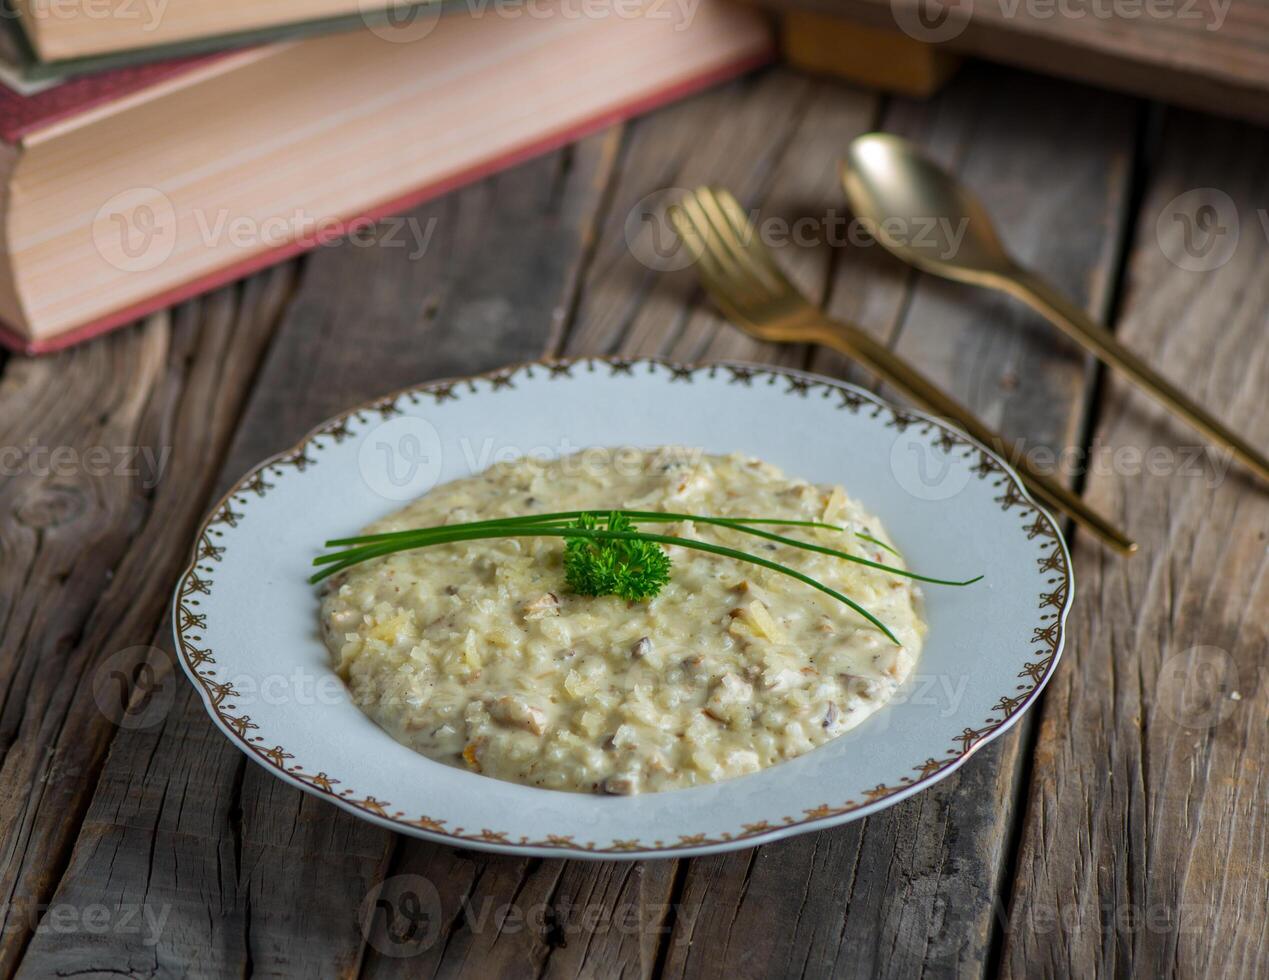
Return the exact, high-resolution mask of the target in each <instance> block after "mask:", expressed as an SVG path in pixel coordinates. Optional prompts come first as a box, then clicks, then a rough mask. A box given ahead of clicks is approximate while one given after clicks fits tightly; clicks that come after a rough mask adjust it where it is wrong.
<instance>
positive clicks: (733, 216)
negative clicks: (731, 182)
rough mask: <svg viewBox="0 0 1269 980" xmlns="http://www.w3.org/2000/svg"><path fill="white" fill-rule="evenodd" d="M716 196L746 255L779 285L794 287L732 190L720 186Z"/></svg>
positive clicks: (715, 192)
mask: <svg viewBox="0 0 1269 980" xmlns="http://www.w3.org/2000/svg"><path fill="white" fill-rule="evenodd" d="M714 197H715V198H716V200H717V202H718V207H719V210H721V211H722V213H723V216H724V218H726V220H727V223H728V224H729V225H730V226H731V228H732V230H733V231H734V233H735V235H736V237H737V239H738V241H740V242H741V243H742V244H744V246H745V254H746V256H747V257H748V258H750V259H752V260H753V261H754V263H755V264H757V265H758V266H759V267H760V268H761V269H762V270H763V271H764V272H765V273H766V275H767V276H768V277H770V278H771V279H772V280H773V281H774V282H775V283H776V284H777V285H778V286H779V287H781V288H792V285H793V284H792V283H791V282H790V280H789V277H788V276H786V275H785V274H784V271H783V270H782V269H781V268H780V267H779V266H778V265H776V264H775V260H774V259H772V258H771V250H770V249H769V248H767V246H766V245H765V244H763V241H762V238H761V236H760V235H759V234H758V229H756V228H755V227H754V226H753V223H752V222H751V221H750V220H749V216H748V215H746V214H745V212H744V210H743V209H742V208H741V206H740V202H739V201H737V200H736V198H735V197H734V196H733V195H732V193H731V191H729V190H725V189H724V188H721V187H720V188H718V189H717V190H715V191H714Z"/></svg>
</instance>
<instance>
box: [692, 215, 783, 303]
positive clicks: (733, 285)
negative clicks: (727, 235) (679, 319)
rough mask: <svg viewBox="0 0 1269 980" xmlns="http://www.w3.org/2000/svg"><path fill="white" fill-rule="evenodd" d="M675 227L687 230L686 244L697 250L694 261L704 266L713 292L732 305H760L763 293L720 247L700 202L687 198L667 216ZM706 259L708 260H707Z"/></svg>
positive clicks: (749, 274) (746, 271)
mask: <svg viewBox="0 0 1269 980" xmlns="http://www.w3.org/2000/svg"><path fill="white" fill-rule="evenodd" d="M670 220H671V221H673V222H675V227H676V228H678V227H679V226H680V224H686V226H688V227H689V228H690V232H689V240H690V241H691V242H692V247H693V248H694V249H698V251H697V259H698V261H699V262H701V263H702V264H703V265H704V264H706V262H708V267H709V269H710V273H711V275H712V277H713V279H714V281H715V285H716V288H717V289H719V290H721V291H722V292H724V293H725V294H726V295H728V296H729V297H730V298H731V299H732V301H733V302H734V303H738V304H743V303H756V302H761V301H762V299H763V298H764V296H765V295H766V291H765V289H764V287H763V286H762V284H761V283H760V282H758V281H756V278H755V276H754V275H753V274H752V273H751V272H749V271H748V270H747V269H746V268H744V267H742V266H741V265H740V264H739V263H738V262H737V260H736V257H735V256H734V255H733V254H732V253H731V251H730V249H728V248H727V246H726V245H725V244H724V243H723V241H722V239H721V236H720V235H719V233H718V231H717V229H716V228H715V227H714V225H713V223H712V222H710V220H709V218H708V217H707V216H706V214H705V212H704V210H703V209H702V208H701V204H700V200H699V198H698V197H697V196H696V195H695V194H689V195H687V197H685V198H684V199H683V202H682V204H681V205H680V206H679V207H678V208H677V210H676V211H675V212H672V213H671V219H670ZM707 257H708V258H707Z"/></svg>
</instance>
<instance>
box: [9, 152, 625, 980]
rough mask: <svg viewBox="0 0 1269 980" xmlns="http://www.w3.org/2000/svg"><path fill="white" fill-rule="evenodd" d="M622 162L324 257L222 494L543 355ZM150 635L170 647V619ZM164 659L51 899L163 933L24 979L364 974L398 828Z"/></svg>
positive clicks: (28, 961) (473, 199)
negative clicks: (255, 748)
mask: <svg viewBox="0 0 1269 980" xmlns="http://www.w3.org/2000/svg"><path fill="white" fill-rule="evenodd" d="M610 159H611V153H610V151H609V149H608V147H607V143H606V142H605V140H604V138H603V137H596V138H593V139H591V140H588V141H584V142H582V143H580V144H577V145H576V146H575V147H573V148H571V149H570V150H568V151H563V152H559V153H555V154H551V155H548V156H546V157H543V158H540V159H538V160H535V161H533V162H531V163H529V164H526V165H524V166H521V167H518V168H516V169H514V170H511V171H508V172H507V173H505V174H502V175H500V176H499V177H497V178H493V179H490V180H487V181H484V182H482V183H480V184H478V185H474V186H472V187H470V188H467V189H465V190H463V191H461V192H459V193H456V194H453V195H450V196H448V197H446V198H444V199H442V200H438V201H436V202H433V203H432V204H430V205H427V206H425V207H423V208H420V209H418V210H416V211H415V212H413V213H412V214H411V215H410V216H409V223H410V227H405V228H401V227H398V230H397V232H396V234H395V235H394V238H395V239H398V240H399V239H402V238H404V240H405V242H406V244H400V245H398V244H392V242H391V241H388V240H382V239H381V240H380V241H379V243H378V244H377V245H375V246H373V247H359V246H356V245H353V244H344V245H341V246H338V247H335V248H330V249H322V250H318V251H317V252H315V253H313V255H311V256H310V257H309V259H308V260H307V262H306V265H305V267H304V274H303V278H302V280H301V282H300V284H299V286H298V288H297V291H296V293H295V296H294V299H293V301H292V302H291V304H290V305H289V307H288V309H287V311H286V315H285V317H284V318H283V320H282V322H281V324H280V325H279V327H278V330H277V336H276V338H275V341H274V343H273V345H272V347H271V348H270V350H269V356H268V358H267V360H266V362H265V364H264V366H263V368H262V369H261V372H260V374H259V377H258V379H257V383H256V386H255V389H254V392H253V396H252V398H251V400H250V402H249V403H248V405H247V408H246V410H245V414H244V415H243V419H242V425H241V426H240V428H239V430H238V435H237V437H236V438H235V439H234V441H233V444H232V446H231V448H230V451H229V453H228V457H227V459H228V461H227V463H226V464H225V465H224V467H223V468H222V469H220V475H219V477H218V478H217V482H218V484H219V487H220V488H221V489H222V490H223V489H224V488H226V487H227V486H228V485H229V484H230V483H231V482H232V481H233V479H235V478H236V477H237V476H238V475H239V474H240V473H241V472H242V471H243V470H245V469H246V468H247V467H249V466H250V465H251V464H252V463H254V462H256V461H257V460H258V459H259V458H260V457H262V456H264V455H267V454H269V453H272V452H275V451H277V450H279V449H282V448H285V446H287V445H289V444H291V443H292V442H294V441H295V440H297V439H298V438H299V437H300V436H302V435H303V433H304V432H305V431H306V430H307V429H308V428H310V427H311V426H313V425H314V424H316V423H317V422H319V421H321V420H322V419H323V418H324V417H326V416H328V415H330V414H332V413H334V412H335V411H337V410H339V409H342V408H344V407H346V406H347V405H348V404H350V403H355V402H358V401H361V400H365V399H369V398H371V397H373V396H375V395H377V394H382V393H384V392H386V391H388V390H391V389H393V388H397V387H402V386H405V385H407V384H409V383H413V382H416V381H419V380H421V379H425V378H427V377H433V376H445V375H451V374H465V373H469V372H473V371H480V370H486V369H489V368H492V367H495V366H497V365H499V364H502V363H504V362H505V361H508V360H517V359H522V358H525V357H530V356H536V355H538V354H540V353H541V351H542V350H543V348H544V347H545V345H546V344H547V343H548V342H549V340H550V337H551V336H552V334H553V332H554V331H555V330H557V329H558V326H557V321H558V319H559V316H560V315H561V313H560V311H561V308H562V307H561V304H563V305H564V307H566V306H567V301H566V299H565V297H566V296H567V294H568V291H569V288H570V283H571V282H572V281H573V278H574V277H575V275H576V267H577V263H578V260H579V257H580V255H581V253H582V250H583V244H584V243H585V242H586V241H587V240H588V238H589V235H590V227H589V221H590V217H591V215H592V214H593V212H594V208H595V204H596V202H597V200H598V197H599V192H600V190H601V189H602V186H603V185H604V182H605V181H604V172H605V170H606V168H607V167H608V165H609V162H610ZM393 227H394V224H393V223H392V222H385V223H384V224H382V225H381V226H380V228H381V230H382V233H383V234H384V235H388V234H389V233H390V229H391V228H393ZM411 227H413V228H416V229H418V230H419V237H420V238H421V236H422V235H423V234H428V233H429V231H428V230H429V229H430V236H431V237H430V238H429V244H428V246H427V247H426V248H425V249H422V251H421V252H420V250H419V249H417V248H414V247H412V246H411V245H410V244H409V243H410V242H413V241H417V240H418V239H416V238H415V236H414V233H413V232H412V231H411ZM526 259H527V260H526ZM207 502H208V501H207V500H206V498H204V500H203V503H204V504H206V503H207ZM191 536H192V530H191V531H188V532H187V533H186V535H185V537H186V544H185V545H184V546H182V548H181V552H182V553H183V552H184V548H185V547H187V546H188V540H189V539H190V537H191ZM173 577H174V575H172V574H169V575H168V576H167V581H168V582H170V581H172V579H173ZM154 588H155V591H156V592H160V593H165V592H166V591H167V586H164V587H162V588H160V587H159V586H158V585H156V586H155V587H154ZM153 643H154V645H155V646H156V647H159V648H161V649H163V650H165V651H168V650H170V646H171V640H170V629H169V627H168V626H167V625H166V624H164V625H163V626H162V627H161V628H160V629H159V631H158V635H157V637H155V639H154V640H153ZM161 668H162V670H161V675H160V676H159V677H158V678H157V679H156V681H155V682H154V685H153V686H154V687H155V688H156V689H158V690H168V691H170V694H169V695H168V696H169V697H170V698H171V705H172V706H171V709H170V710H169V711H168V712H167V714H166V716H165V717H162V718H161V720H160V721H159V722H158V723H157V724H155V725H154V726H153V727H151V728H148V729H146V730H128V731H121V732H120V733H119V734H118V735H117V737H116V738H115V740H114V743H113V745H112V746H111V751H110V754H109V756H108V758H107V760H106V763H105V766H104V768H103V771H102V777H101V782H100V784H99V786H98V789H97V792H96V794H95V796H94V797H93V800H92V804H91V806H90V808H89V810H88V813H87V816H86V818H85V820H84V825H83V829H82V832H81V834H80V837H79V840H78V842H77V844H76V848H75V850H74V853H73V854H72V855H71V859H70V864H69V866H68V867H67V869H66V872H65V874H64V875H63V876H62V879H61V883H60V885H59V886H58V889H57V892H56V894H55V896H54V897H53V899H52V901H53V903H54V905H55V906H58V907H63V908H67V909H71V910H82V909H85V908H89V907H93V906H97V905H101V906H104V907H106V908H107V909H139V910H140V911H141V913H143V914H142V915H141V916H140V918H139V920H138V921H141V922H144V921H146V920H145V915H148V916H149V917H150V920H152V921H153V922H156V923H157V922H161V927H156V928H154V929H153V930H151V931H147V930H145V929H137V930H132V931H126V932H125V931H123V930H121V929H112V930H106V931H104V932H89V931H87V930H85V929H77V930H74V931H71V932H68V933H55V932H53V931H48V930H41V931H40V932H39V933H37V934H36V935H35V937H34V939H33V941H32V942H31V944H30V946H29V949H28V951H27V954H26V957H25V959H24V960H23V963H22V967H21V971H20V974H19V975H22V976H31V977H47V976H52V975H56V974H66V973H80V972H84V973H93V972H95V973H101V974H107V973H111V974H129V973H131V972H133V971H139V972H143V973H151V974H160V975H174V974H180V975H189V976H205V977H223V976H226V975H249V974H251V973H253V972H260V973H263V974H271V975H291V976H303V977H324V976H347V975H350V974H352V973H355V972H356V969H357V966H358V964H359V962H360V959H361V955H362V947H363V938H362V931H361V928H360V925H359V921H358V915H357V910H358V908H359V906H360V904H361V902H362V900H363V898H364V897H365V896H366V894H367V893H368V891H369V890H370V888H371V887H372V885H373V884H374V883H376V882H378V881H379V880H380V879H381V878H382V877H383V874H384V872H385V870H386V868H387V864H388V859H389V856H390V854H391V851H392V847H393V843H394V837H393V835H392V834H390V833H388V832H386V831H383V830H379V829H377V828H374V827H371V826H370V825H368V824H366V823H364V822H362V821H360V820H357V819H355V818H353V817H351V816H349V815H347V814H345V813H343V812H342V811H340V810H337V809H335V808H334V807H331V806H329V805H327V804H325V803H323V802H320V801H318V800H316V799H314V798H312V797H310V796H308V795H306V794H303V793H301V792H299V791H298V790H295V789H292V788H290V787H287V786H285V785H283V784H282V783H280V782H278V781H277V780H275V779H274V778H272V777H271V776H269V775H267V774H266V773H264V772H263V771H262V770H260V769H259V768H258V767H256V766H252V765H250V764H249V763H248V762H247V760H246V759H245V758H244V757H243V756H242V754H241V753H240V752H239V751H238V750H237V749H236V748H235V747H234V746H232V745H231V744H229V743H228V742H227V741H226V740H225V739H224V738H223V737H222V736H221V735H220V734H219V733H218V732H217V731H216V730H215V729H214V728H213V727H212V726H211V724H210V722H209V720H208V719H207V717H206V714H205V712H204V711H203V708H202V705H201V702H200V701H199V699H198V697H197V696H196V695H195V694H194V692H193V689H192V688H191V687H190V685H189V684H188V683H187V682H186V681H185V679H184V677H183V676H180V675H179V674H177V673H173V672H172V671H173V669H174V668H173V665H172V663H171V661H170V654H169V656H168V657H165V658H163V661H162V665H161ZM50 925H51V924H50Z"/></svg>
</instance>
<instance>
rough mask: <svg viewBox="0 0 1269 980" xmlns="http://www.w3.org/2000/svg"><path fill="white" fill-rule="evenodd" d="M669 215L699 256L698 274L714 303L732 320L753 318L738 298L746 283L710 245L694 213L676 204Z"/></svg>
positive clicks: (677, 229)
mask: <svg viewBox="0 0 1269 980" xmlns="http://www.w3.org/2000/svg"><path fill="white" fill-rule="evenodd" d="M669 216H670V223H671V224H672V225H674V229H675V231H677V232H678V233H679V235H680V236H681V237H682V239H683V241H684V242H685V243H686V244H687V247H688V248H689V249H690V250H691V251H692V253H693V255H695V257H696V262H697V274H698V276H699V277H700V280H701V284H702V285H703V286H704V287H705V291H706V292H707V293H708V294H709V298H710V299H711V300H712V301H713V303H714V305H715V306H717V307H718V308H719V309H720V310H721V311H722V312H723V315H724V316H726V317H728V318H729V319H731V320H736V321H739V322H750V321H752V320H753V317H751V316H747V315H746V314H745V313H744V310H743V309H742V307H741V306H740V305H739V303H740V302H742V301H740V300H738V299H737V297H736V294H737V293H740V292H742V291H744V288H743V286H742V285H741V284H740V281H739V280H737V279H736V278H735V277H734V276H730V275H728V273H727V271H726V269H725V268H724V267H723V264H722V261H721V260H720V258H719V257H718V255H717V254H716V253H715V251H714V249H713V248H711V247H709V243H708V242H707V240H706V238H705V235H703V234H702V232H701V229H700V228H698V227H697V224H696V222H695V221H694V220H693V219H692V216H691V214H690V213H689V212H688V211H687V209H685V208H683V207H681V206H679V205H677V204H674V205H671V206H670V208H669ZM707 231H708V229H707Z"/></svg>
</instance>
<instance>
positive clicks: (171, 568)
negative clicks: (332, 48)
mask: <svg viewBox="0 0 1269 980" xmlns="http://www.w3.org/2000/svg"><path fill="white" fill-rule="evenodd" d="M290 281H291V270H290V269H287V268H283V269H279V270H275V271H273V272H270V273H267V274H264V275H262V276H258V277H255V278H253V279H250V280H248V281H246V282H245V283H243V284H242V285H240V286H238V287H234V288H233V289H225V290H221V291H219V292H216V293H214V294H212V295H210V296H207V297H205V298H204V299H202V300H199V301H197V302H194V303H189V304H186V305H185V306H182V307H180V308H178V309H176V310H174V311H171V312H170V313H164V314H159V315H156V316H153V317H151V318H149V319H148V320H147V321H145V322H144V323H142V324H139V325H137V326H134V327H131V328H128V329H125V330H123V331H120V332H119V333H117V334H115V335H112V336H111V337H110V338H108V339H105V340H103V341H102V342H100V343H96V344H91V345H87V346H84V347H81V348H78V349H76V350H74V351H72V352H69V353H66V354H62V355H58V356H56V357H49V358H43V359H39V360H27V359H22V358H13V359H11V360H10V361H9V363H8V364H7V366H6V371H5V374H4V377H3V379H2V380H0V419H3V420H4V421H3V422H0V428H2V429H3V434H0V445H3V446H5V447H6V449H5V450H4V452H5V454H6V457H5V476H6V479H4V480H3V482H0V636H3V639H2V640H0V752H2V753H3V762H2V764H0V781H2V782H3V785H4V786H5V787H6V792H5V793H4V794H2V796H0V855H2V856H0V920H2V922H3V929H2V930H0V975H9V974H10V973H11V972H12V970H13V969H14V967H15V965H16V963H17V961H18V958H19V957H20V956H21V954H22V951H23V949H24V948H25V946H26V944H27V943H28V941H29V940H30V939H31V935H32V930H33V928H34V927H35V926H36V925H37V924H38V923H39V922H40V921H41V920H42V918H43V915H44V912H45V909H44V906H45V905H46V904H47V903H48V902H49V900H50V899H51V896H52V893H53V889H54V887H55V886H56V884H57V880H58V876H59V875H60V873H61V871H62V869H63V867H64V866H65V863H66V861H67V858H68V856H69V853H70V848H71V845H72V844H73V842H74V840H75V835H76V832H77V830H78V824H79V820H80V818H81V817H82V815H83V813H84V811H85V810H86V809H87V806H88V802H89V799H90V796H91V793H92V790H93V786H94V783H95V781H96V778H97V774H98V772H99V770H100V768H101V764H102V759H103V758H104V756H105V752H106V748H107V746H108V744H109V740H110V738H111V737H112V736H113V734H114V732H115V724H114V722H115V721H116V720H123V718H124V716H123V715H122V714H116V713H115V711H114V710H113V709H112V702H111V701H110V700H105V701H104V702H103V701H99V700H98V698H97V697H94V693H97V694H98V695H101V694H102V693H103V692H105V694H107V695H108V696H109V697H113V698H117V697H118V694H116V693H115V692H114V690H113V687H112V686H111V683H112V682H111V681H110V679H109V675H111V674H115V675H117V676H118V677H120V678H125V679H131V678H132V677H133V674H134V672H135V671H136V670H138V668H139V667H140V665H141V664H142V663H143V662H144V659H145V648H144V646H140V648H138V645H144V644H147V643H148V642H149V640H150V638H151V636H152V635H153V632H154V625H155V623H156V622H158V620H159V619H160V618H161V616H162V615H163V612H164V610H165V609H166V606H167V598H166V595H165V593H166V592H167V591H168V589H169V588H170V583H171V581H172V579H173V576H174V575H175V574H176V573H177V571H178V570H179V569H180V567H181V565H182V564H183V562H184V555H185V551H186V549H187V548H188V542H189V538H190V535H191V534H193V531H194V528H195V527H196V526H197V521H198V519H199V517H200V513H199V510H200V508H201V504H200V500H201V499H202V498H203V497H205V496H206V494H207V492H208V491H209V489H210V482H211V479H212V475H211V473H209V472H208V462H209V461H211V462H212V463H213V464H214V463H215V461H216V460H218V459H220V458H221V456H222V454H223V453H224V451H225V448H226V446H227V445H228V441H229V437H230V434H231V433H232V431H233V427H234V425H235V424H236V422H237V419H238V414H239V412H240V410H241V406H242V403H243V401H244V400H245V398H246V395H247V392H248V391H249V389H250V386H251V382H252V379H253V377H254V373H255V368H256V365H257V364H258V362H259V358H260V355H261V351H262V350H263V348H264V346H265V345H266V344H267V342H268V338H269V336H270V334H271V331H272V328H273V325H274V321H275V318H276V315H277V312H278V310H279V309H280V308H281V306H282V305H283V303H284V302H285V299H286V297H287V295H288V293H289V290H290ZM102 681H105V682H106V687H103V686H102V685H101V683H100V682H102ZM117 707H121V706H118V705H117Z"/></svg>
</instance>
